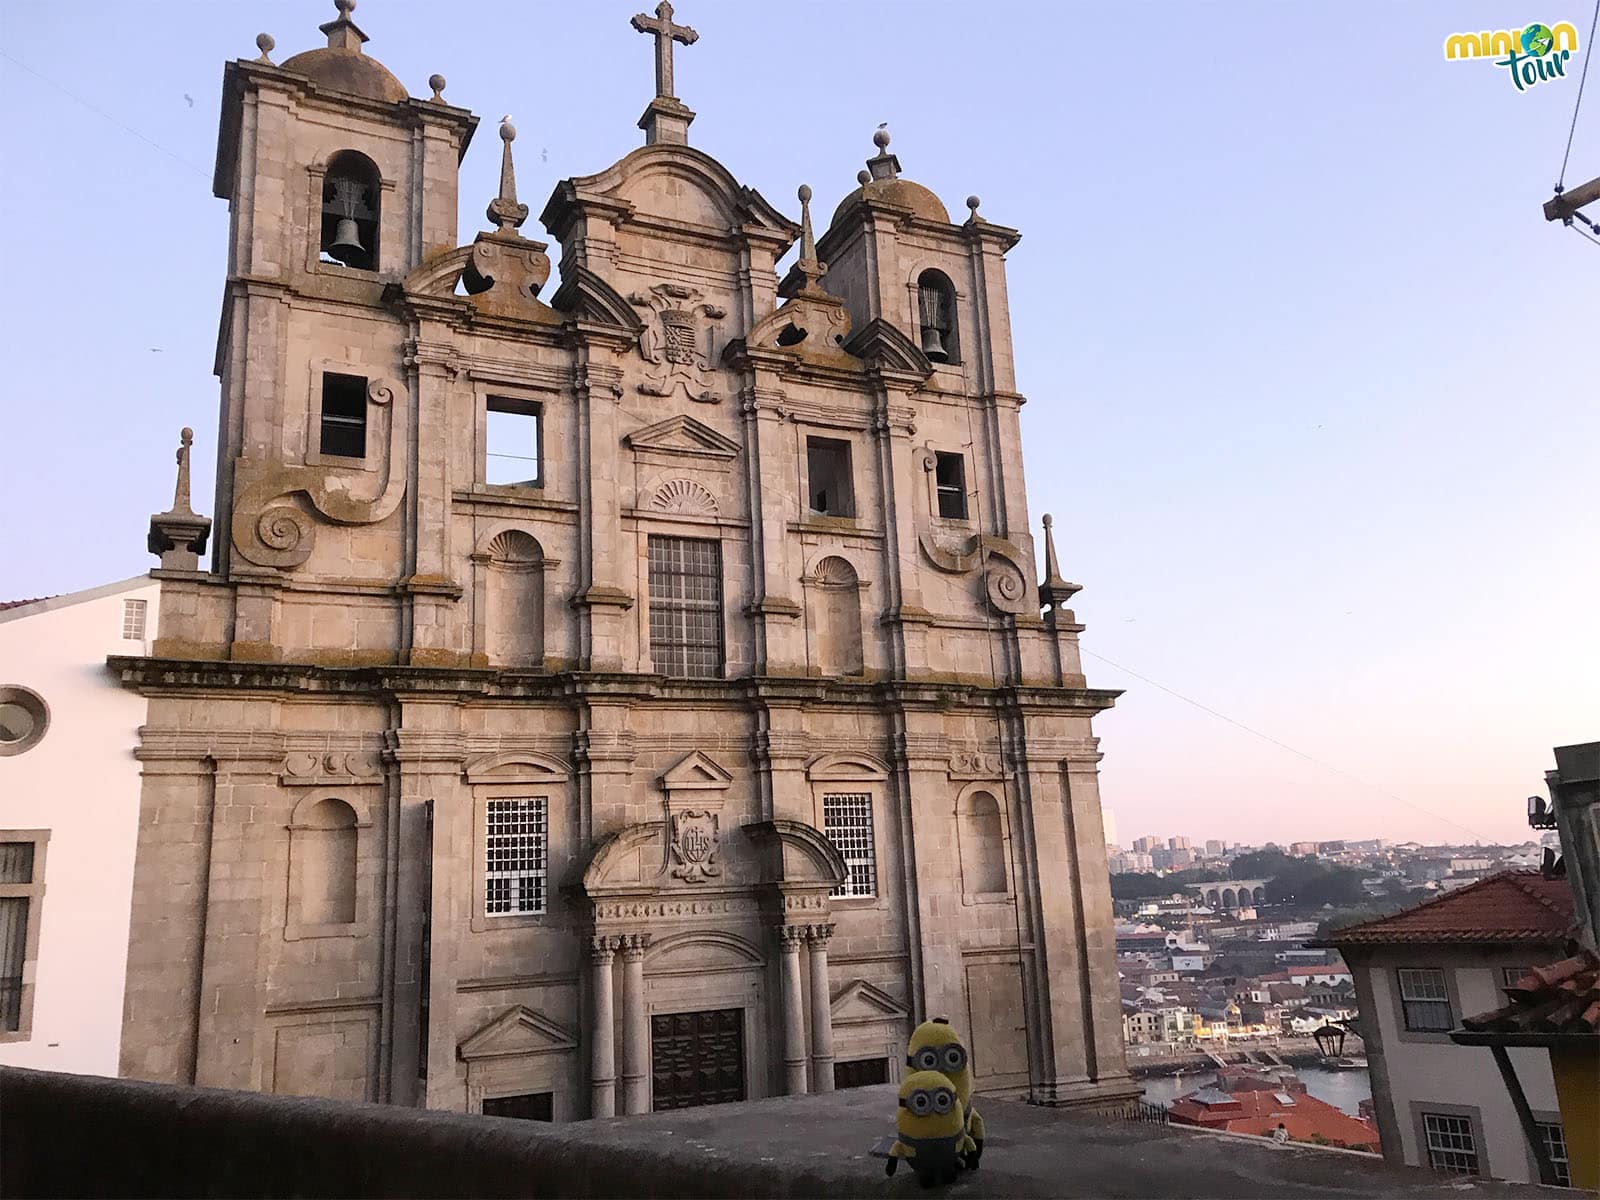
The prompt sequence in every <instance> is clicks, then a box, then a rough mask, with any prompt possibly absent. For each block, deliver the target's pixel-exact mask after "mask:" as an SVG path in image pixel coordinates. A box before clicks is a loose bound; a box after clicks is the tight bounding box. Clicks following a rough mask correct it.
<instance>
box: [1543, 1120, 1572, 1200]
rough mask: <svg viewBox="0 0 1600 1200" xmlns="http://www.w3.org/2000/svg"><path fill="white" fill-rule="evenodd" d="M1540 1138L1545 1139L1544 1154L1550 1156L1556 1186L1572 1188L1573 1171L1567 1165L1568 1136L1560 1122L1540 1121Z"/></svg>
mask: <svg viewBox="0 0 1600 1200" xmlns="http://www.w3.org/2000/svg"><path fill="white" fill-rule="evenodd" d="M1539 1136H1540V1137H1542V1138H1543V1139H1544V1152H1545V1153H1546V1154H1547V1155H1549V1156H1550V1165H1551V1166H1552V1167H1554V1168H1555V1171H1556V1186H1557V1187H1571V1186H1572V1170H1571V1168H1570V1166H1569V1165H1568V1163H1567V1134H1566V1130H1564V1129H1562V1128H1561V1122H1559V1121H1540V1122H1539Z"/></svg>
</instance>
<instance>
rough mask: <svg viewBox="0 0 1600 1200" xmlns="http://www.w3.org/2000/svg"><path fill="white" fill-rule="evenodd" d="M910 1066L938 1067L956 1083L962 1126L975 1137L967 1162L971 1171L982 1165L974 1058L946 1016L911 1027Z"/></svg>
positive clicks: (908, 1063)
mask: <svg viewBox="0 0 1600 1200" xmlns="http://www.w3.org/2000/svg"><path fill="white" fill-rule="evenodd" d="M906 1066H907V1067H908V1068H910V1069H911V1070H912V1071H938V1072H939V1073H940V1074H942V1075H944V1076H945V1077H946V1078H947V1079H949V1080H950V1082H951V1084H953V1085H954V1086H955V1089H956V1098H957V1099H958V1100H960V1101H961V1113H962V1128H963V1130H964V1131H965V1133H966V1134H967V1136H968V1137H969V1138H971V1140H972V1149H971V1150H969V1151H968V1152H967V1155H966V1158H965V1160H964V1161H963V1164H962V1165H963V1166H965V1167H966V1168H967V1170H969V1171H976V1170H977V1169H978V1160H979V1159H981V1158H982V1157H983V1137H984V1133H985V1130H984V1127H983V1118H982V1117H980V1116H979V1115H978V1114H977V1112H976V1111H975V1110H974V1109H973V1107H972V1059H971V1056H970V1055H969V1054H968V1053H967V1048H966V1047H965V1046H963V1045H962V1044H961V1037H960V1035H959V1034H957V1033H956V1031H955V1030H954V1029H952V1028H951V1027H950V1022H949V1021H947V1020H945V1019H944V1018H943V1017H935V1018H933V1020H931V1021H924V1022H923V1023H922V1024H921V1025H918V1026H917V1027H916V1028H915V1029H913V1030H912V1031H911V1040H910V1041H909V1042H908V1043H906Z"/></svg>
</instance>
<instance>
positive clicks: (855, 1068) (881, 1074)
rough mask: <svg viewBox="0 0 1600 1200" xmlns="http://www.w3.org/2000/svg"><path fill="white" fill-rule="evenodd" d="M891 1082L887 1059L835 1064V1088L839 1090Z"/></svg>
mask: <svg viewBox="0 0 1600 1200" xmlns="http://www.w3.org/2000/svg"><path fill="white" fill-rule="evenodd" d="M888 1082H889V1060H888V1059H887V1058H859V1059H856V1060H855V1061H854V1062H836V1063H834V1064H833V1086H834V1087H835V1088H837V1089H839V1090H841V1091H842V1090H844V1089H845V1088H854V1087H871V1086H872V1085H873V1084H875V1083H888Z"/></svg>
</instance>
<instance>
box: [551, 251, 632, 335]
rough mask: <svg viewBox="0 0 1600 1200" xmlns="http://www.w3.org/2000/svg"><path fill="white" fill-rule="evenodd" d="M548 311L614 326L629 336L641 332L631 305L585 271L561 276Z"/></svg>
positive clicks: (605, 283) (575, 271)
mask: <svg viewBox="0 0 1600 1200" xmlns="http://www.w3.org/2000/svg"><path fill="white" fill-rule="evenodd" d="M550 307H551V308H553V309H555V310H556V311H557V312H559V313H561V314H562V315H563V316H568V317H576V318H577V319H578V320H580V321H587V322H590V323H592V324H595V325H610V326H614V327H615V328H617V329H624V330H627V331H628V332H629V333H638V332H639V330H641V329H642V328H644V322H643V321H641V320H640V319H639V314H638V313H636V312H634V310H633V305H631V304H629V303H628V302H627V301H626V300H624V299H623V298H622V295H621V294H620V293H619V292H618V291H617V289H616V288H614V287H612V286H611V285H610V284H609V283H607V282H606V281H605V280H604V279H602V278H600V276H598V275H596V274H595V273H594V272H593V271H591V270H589V268H588V267H578V266H575V267H573V268H572V269H571V270H570V271H568V270H563V271H562V272H561V286H560V287H558V288H557V289H556V294H555V295H553V296H551V297H550Z"/></svg>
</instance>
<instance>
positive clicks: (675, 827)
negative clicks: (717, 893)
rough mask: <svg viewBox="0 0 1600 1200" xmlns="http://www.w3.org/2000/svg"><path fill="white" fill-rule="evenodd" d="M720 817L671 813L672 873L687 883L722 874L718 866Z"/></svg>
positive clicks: (714, 814) (699, 813)
mask: <svg viewBox="0 0 1600 1200" xmlns="http://www.w3.org/2000/svg"><path fill="white" fill-rule="evenodd" d="M717 849H718V846H717V814H716V813H714V812H692V811H691V812H678V813H673V814H672V873H673V875H675V876H676V877H677V878H679V879H681V880H683V881H684V882H685V883H700V882H702V881H703V880H705V879H708V878H711V877H713V876H716V875H721V874H722V867H721V866H720V865H718V863H717Z"/></svg>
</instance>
